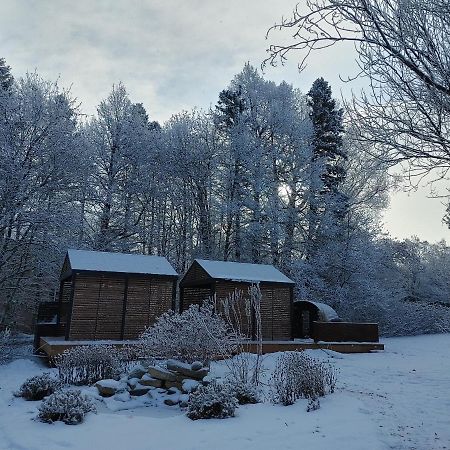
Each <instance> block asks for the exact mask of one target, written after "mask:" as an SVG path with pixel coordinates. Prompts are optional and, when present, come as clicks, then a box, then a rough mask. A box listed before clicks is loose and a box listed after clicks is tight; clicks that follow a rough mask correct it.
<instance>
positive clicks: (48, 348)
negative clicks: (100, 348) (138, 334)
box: [38, 337, 138, 358]
mask: <svg viewBox="0 0 450 450" xmlns="http://www.w3.org/2000/svg"><path fill="white" fill-rule="evenodd" d="M137 343H138V341H136V340H134V341H131V340H130V341H127V340H124V341H118V340H102V341H66V340H64V338H63V337H41V339H40V345H39V348H38V350H40V351H41V352H43V353H45V355H46V356H48V357H49V358H53V357H54V356H56V355H59V354H60V353H62V352H64V350H68V349H70V348H74V347H80V346H83V345H114V346H115V347H123V346H124V345H133V344H137Z"/></svg>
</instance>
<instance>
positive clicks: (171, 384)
mask: <svg viewBox="0 0 450 450" xmlns="http://www.w3.org/2000/svg"><path fill="white" fill-rule="evenodd" d="M164 385H165V386H166V388H167V389H170V388H176V389H178V390H179V391H181V390H182V388H183V385H182V383H181V381H166V382H165V384H164Z"/></svg>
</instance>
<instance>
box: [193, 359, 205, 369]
mask: <svg viewBox="0 0 450 450" xmlns="http://www.w3.org/2000/svg"><path fill="white" fill-rule="evenodd" d="M201 368H203V364H202V363H201V362H200V361H194V362H193V363H192V364H191V369H192V370H200V369H201Z"/></svg>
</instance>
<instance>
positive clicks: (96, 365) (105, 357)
mask: <svg viewBox="0 0 450 450" xmlns="http://www.w3.org/2000/svg"><path fill="white" fill-rule="evenodd" d="M55 365H56V367H57V368H58V372H59V378H60V380H61V381H62V382H63V383H66V384H76V385H86V384H93V383H95V382H96V381H98V380H103V379H105V378H108V379H109V378H114V377H116V376H118V375H119V374H120V373H121V371H122V357H121V352H120V351H119V350H117V348H115V347H114V346H111V345H85V346H81V347H75V348H72V349H70V350H66V351H64V352H63V353H62V354H60V355H58V356H56V357H55Z"/></svg>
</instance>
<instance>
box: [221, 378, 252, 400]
mask: <svg viewBox="0 0 450 450" xmlns="http://www.w3.org/2000/svg"><path fill="white" fill-rule="evenodd" d="M226 387H227V388H228V390H229V391H230V392H231V394H232V395H233V397H235V398H236V400H237V401H238V403H239V404H240V405H248V404H255V403H259V401H260V397H259V392H258V389H257V387H256V385H255V384H253V383H245V382H242V381H239V380H235V379H230V380H228V381H227V382H226Z"/></svg>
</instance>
